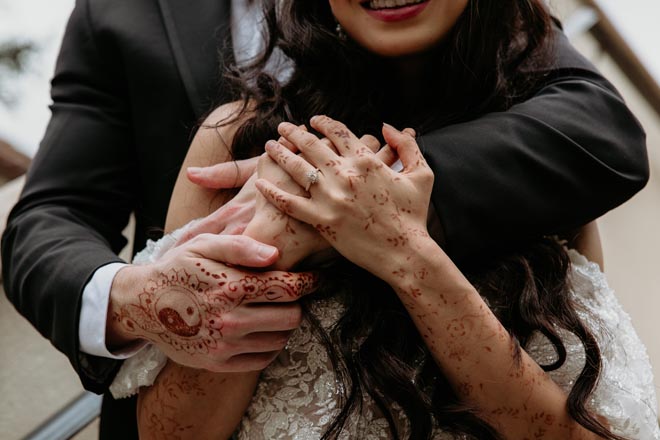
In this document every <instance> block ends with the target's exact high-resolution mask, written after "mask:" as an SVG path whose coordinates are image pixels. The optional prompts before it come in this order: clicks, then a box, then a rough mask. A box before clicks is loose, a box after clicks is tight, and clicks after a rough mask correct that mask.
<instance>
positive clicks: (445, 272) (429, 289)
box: [384, 234, 474, 301]
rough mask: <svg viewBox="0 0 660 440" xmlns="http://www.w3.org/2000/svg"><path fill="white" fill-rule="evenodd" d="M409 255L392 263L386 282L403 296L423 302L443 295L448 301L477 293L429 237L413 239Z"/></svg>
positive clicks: (408, 250) (409, 243)
mask: <svg viewBox="0 0 660 440" xmlns="http://www.w3.org/2000/svg"><path fill="white" fill-rule="evenodd" d="M406 251H407V252H405V253H400V254H397V255H396V256H395V258H393V259H392V265H391V266H390V268H389V270H388V273H387V275H386V278H384V279H385V281H386V282H387V283H388V284H390V286H392V288H393V289H394V290H395V291H396V292H397V293H398V294H399V295H400V296H401V295H406V296H408V299H410V298H412V299H413V300H420V301H423V300H424V299H423V298H427V297H428V296H429V295H436V294H441V295H442V296H443V297H444V298H445V299H448V298H449V297H451V296H452V295H453V294H458V295H464V294H465V292H466V291H474V286H472V284H471V283H470V282H469V281H468V280H467V279H466V278H465V276H464V275H463V273H462V272H461V271H460V270H459V269H458V267H456V265H455V264H454V263H453V262H452V261H451V259H450V258H449V257H448V256H447V254H446V253H445V252H444V251H443V250H442V248H441V247H440V246H439V245H438V244H437V243H436V242H435V241H434V240H433V239H432V238H430V237H429V236H428V235H425V234H417V235H414V236H413V237H411V238H410V240H409V242H408V245H407V246H406ZM402 299H403V298H402Z"/></svg>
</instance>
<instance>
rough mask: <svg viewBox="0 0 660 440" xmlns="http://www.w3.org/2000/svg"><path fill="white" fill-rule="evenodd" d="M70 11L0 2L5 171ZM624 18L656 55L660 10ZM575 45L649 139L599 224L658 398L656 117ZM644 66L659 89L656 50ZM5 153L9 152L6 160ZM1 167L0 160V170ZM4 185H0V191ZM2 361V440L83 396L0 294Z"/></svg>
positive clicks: (28, 125)
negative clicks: (630, 181) (644, 169)
mask: <svg viewBox="0 0 660 440" xmlns="http://www.w3.org/2000/svg"><path fill="white" fill-rule="evenodd" d="M614 1H620V0H614ZM608 2H609V3H610V4H614V3H612V0H608V1H605V3H608ZM73 3H74V1H73V0H20V1H19V0H0V53H1V50H2V48H3V47H10V46H11V45H13V46H14V47H16V46H18V47H21V46H27V47H29V48H31V49H30V50H28V51H27V52H26V53H24V54H23V55H21V57H22V58H21V60H22V61H23V69H22V71H21V72H20V73H17V72H15V71H14V70H12V69H11V68H8V67H6V66H3V65H1V64H0V95H1V96H2V98H0V156H4V157H9V159H8V161H9V162H10V165H12V166H17V167H18V168H19V169H20V168H21V167H25V166H26V165H27V162H26V161H29V157H31V156H32V155H33V154H34V153H35V151H36V149H37V146H38V143H39V140H40V138H41V136H42V134H43V132H44V129H45V125H46V123H47V121H48V118H49V111H48V104H49V102H50V100H49V96H48V91H49V78H50V77H51V75H52V72H53V67H54V62H55V57H56V54H57V50H58V48H59V43H60V39H61V36H62V33H63V31H64V25H65V23H66V19H67V17H68V14H69V13H70V11H71V9H72V7H73ZM621 3H622V4H623V2H621ZM551 4H552V7H553V9H554V10H555V11H556V13H557V15H558V16H560V17H562V18H568V17H571V18H575V15H574V13H575V12H576V11H577V8H578V7H579V6H580V5H581V4H580V3H579V1H578V0H552V1H551ZM622 11H623V13H620V14H619V13H618V10H617V11H616V13H617V17H618V19H619V20H621V22H623V23H626V24H627V26H629V27H631V28H633V29H636V32H637V33H639V32H641V33H642V36H643V37H642V38H637V39H636V41H637V44H639V45H641V46H640V47H639V48H638V49H639V50H641V51H643V52H645V53H651V52H652V51H653V50H656V45H657V42H658V41H660V29H659V28H658V27H657V21H658V19H660V2H658V1H656V0H630V1H629V2H626V9H625V10H624V9H622ZM587 18H588V17H587ZM578 21H579V20H578ZM644 35H646V37H644ZM573 41H574V43H575V44H576V45H577V47H578V48H579V49H580V50H581V51H582V52H583V53H584V54H585V55H586V56H587V57H588V58H589V59H590V60H592V61H593V62H594V63H595V64H596V65H597V66H598V67H599V68H600V69H601V70H602V71H603V72H604V74H605V75H606V76H607V77H608V78H609V79H610V80H611V81H612V82H614V84H615V85H616V86H617V87H618V88H619V90H620V91H621V92H622V93H623V95H624V97H625V98H626V100H627V102H628V104H629V105H630V107H631V108H632V109H633V111H634V113H635V114H636V115H637V116H638V118H639V119H640V121H641V123H642V125H643V126H644V127H645V129H646V130H647V133H648V147H649V156H650V159H651V181H650V183H649V185H648V186H647V187H646V189H644V190H643V191H642V192H641V193H640V194H638V195H637V196H636V197H634V198H633V199H632V200H631V201H630V202H628V203H627V204H625V205H624V206H622V207H620V208H618V209H616V210H614V211H612V212H610V213H608V214H607V215H605V216H604V217H603V218H602V219H601V220H600V221H599V224H600V228H601V234H602V238H603V243H604V247H605V260H606V273H607V275H608V278H609V280H610V283H611V285H612V287H613V288H614V289H615V290H616V291H617V294H618V296H619V298H620V299H621V301H622V302H623V303H624V306H625V307H626V309H627V310H628V312H629V313H630V314H631V316H632V319H633V323H634V324H635V327H636V328H637V329H638V332H639V334H640V336H641V337H642V339H643V340H644V342H645V343H646V345H647V347H648V351H649V354H650V356H651V359H652V362H653V364H654V366H655V371H656V385H658V386H657V387H656V388H658V391H660V339H659V336H658V335H659V334H660V258H659V257H658V251H657V250H658V249H660V116H658V113H657V112H655V111H654V110H653V109H652V108H651V106H650V105H649V104H648V102H647V101H646V100H645V99H644V96H642V95H641V94H640V92H639V91H638V90H637V89H636V88H635V86H634V85H633V84H632V83H631V81H630V80H629V78H627V77H626V76H625V75H624V74H623V73H622V71H621V70H620V69H619V68H618V67H617V66H616V65H615V63H614V62H613V61H612V58H611V57H610V56H608V55H607V54H606V53H604V52H603V51H602V50H601V48H600V47H599V45H598V44H597V42H596V41H595V40H594V38H593V37H592V36H591V35H589V34H586V33H585V34H577V35H575V36H574V37H573ZM7 45H9V46H7ZM648 62H649V63H650V65H653V66H654V67H652V68H653V69H657V71H656V73H655V74H656V78H658V79H659V80H660V50H658V52H657V56H655V57H653V56H651V57H648ZM10 146H11V148H13V149H12V150H11V153H6V154H4V155H3V154H2V152H3V151H5V152H6V151H9V150H8V148H10ZM1 165H2V164H1V161H0V169H2V166H1ZM5 180H6V179H4V180H3V179H2V178H0V183H1V182H4V181H5ZM21 184H22V181H21V179H18V180H14V181H11V182H9V183H6V184H4V185H3V186H2V187H1V188H0V222H2V228H4V216H6V213H7V212H8V210H9V209H10V208H11V205H12V204H13V203H14V201H15V200H16V197H17V196H18V191H20V187H21ZM0 353H2V355H1V357H0V396H2V399H0V438H1V439H6V440H12V439H19V438H21V437H22V436H23V435H25V434H26V433H28V432H29V431H30V430H31V429H33V428H34V427H35V426H37V425H38V424H39V423H40V422H41V421H43V420H45V419H46V418H48V417H49V416H50V415H51V414H53V413H54V412H55V411H57V409H59V408H60V407H61V406H62V405H64V404H65V403H67V402H68V401H70V400H71V399H72V398H74V397H75V396H77V395H78V394H79V393H80V392H81V391H82V389H81V387H80V385H79V382H78V379H77V377H76V376H75V374H74V373H73V371H72V370H71V369H70V367H69V364H68V361H67V360H66V359H65V358H64V356H62V355H61V354H59V353H58V352H57V351H56V350H55V349H54V348H52V347H51V346H50V344H49V342H47V341H46V340H44V339H43V338H42V337H41V336H40V335H39V334H38V333H37V332H36V331H35V330H34V329H33V328H32V327H31V326H30V325H29V324H28V323H27V322H26V321H25V320H24V319H23V318H22V317H20V316H19V315H18V314H17V313H16V311H15V310H14V308H13V307H12V306H11V304H9V302H8V301H7V299H6V297H5V295H4V294H1V295H0ZM96 429H97V427H96V425H95V424H93V425H91V426H90V427H88V428H87V429H86V430H85V431H83V432H82V433H81V434H79V435H78V437H76V438H78V439H92V438H95V431H96Z"/></svg>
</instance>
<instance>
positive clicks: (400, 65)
mask: <svg viewBox="0 0 660 440" xmlns="http://www.w3.org/2000/svg"><path fill="white" fill-rule="evenodd" d="M388 64H389V66H388V67H389V68H390V69H391V72H392V77H393V79H394V81H395V84H396V88H395V90H393V95H394V97H395V102H396V103H397V105H398V107H399V112H400V113H401V115H402V116H403V119H404V120H405V119H409V120H410V119H414V117H415V115H419V114H422V113H424V108H426V106H427V105H428V102H427V100H428V97H429V96H428V95H429V88H430V87H432V84H433V83H432V81H433V78H434V76H435V75H434V69H433V68H432V57H431V56H430V55H429V54H428V53H425V54H415V55H408V56H405V57H398V58H396V59H392V60H391V62H390V63H388Z"/></svg>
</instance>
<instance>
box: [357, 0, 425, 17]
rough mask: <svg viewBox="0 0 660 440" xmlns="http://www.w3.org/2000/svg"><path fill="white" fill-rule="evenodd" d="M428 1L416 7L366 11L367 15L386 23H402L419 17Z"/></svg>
mask: <svg viewBox="0 0 660 440" xmlns="http://www.w3.org/2000/svg"><path fill="white" fill-rule="evenodd" d="M430 2H431V1H430V0H427V1H425V2H423V3H417V4H416V5H410V6H403V7H401V8H391V9H368V8H367V13H368V14H369V15H371V16H372V17H374V18H376V19H378V20H381V21H386V22H394V21H403V20H408V19H410V18H413V17H415V16H417V15H419V14H420V13H421V12H422V11H423V10H424V8H426V6H428V4H429V3H430Z"/></svg>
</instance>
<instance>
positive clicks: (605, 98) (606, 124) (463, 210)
mask: <svg viewBox="0 0 660 440" xmlns="http://www.w3.org/2000/svg"><path fill="white" fill-rule="evenodd" d="M554 44H555V50H556V56H557V61H556V64H555V66H554V68H553V69H552V70H551V71H550V72H548V74H547V77H546V78H545V80H544V82H543V84H542V86H541V87H540V88H539V89H538V90H537V91H536V93H535V94H534V95H533V96H531V97H530V98H529V99H527V100H526V101H524V102H521V103H519V104H517V105H514V106H513V107H511V108H510V109H509V110H507V111H504V112H498V113H490V114H486V115H484V116H482V117H480V118H478V119H475V120H473V121H469V122H465V123H462V124H457V125H452V126H448V127H446V128H443V129H441V130H438V131H435V132H431V133H428V134H425V135H423V136H421V137H420V138H419V139H418V142H419V145H420V147H421V148H422V151H423V152H424V155H425V157H426V159H427V161H428V163H429V165H430V167H431V169H432V170H433V171H434V173H435V174H436V175H437V176H440V177H439V178H438V179H437V180H436V182H435V183H434V188H433V196H432V201H433V205H434V208H435V211H436V213H437V214H438V216H439V217H440V220H441V223H442V226H443V229H444V233H445V236H446V240H447V243H446V246H444V248H445V249H446V250H447V252H448V254H449V255H450V256H451V257H452V258H453V259H457V260H459V261H460V260H464V259H470V258H475V257H477V256H479V255H483V253H484V252H488V251H489V249H492V248H495V249H497V248H501V247H502V246H505V245H507V244H511V243H512V244H513V245H514V246H515V243H516V242H520V241H524V240H528V239H530V238H531V239H534V238H537V237H539V236H540V235H544V234H550V233H558V232H563V231H567V230H570V229H573V228H576V227H578V226H580V225H583V224H586V223H588V222H589V221H591V220H593V219H595V218H597V217H599V216H601V215H602V214H604V213H605V212H607V211H608V210H610V209H612V208H614V207H616V206H618V205H619V204H621V203H623V202H624V201H626V200H627V199H629V198H630V197H632V196H633V195H634V194H635V193H636V192H637V191H639V190H640V189H641V188H642V187H643V186H644V185H645V184H646V182H647V180H648V173H649V170H648V162H647V156H646V144H645V134H644V131H643V130H642V128H641V126H640V125H639V123H638V122H637V120H636V119H635V117H634V116H633V115H632V113H631V112H630V110H629V109H628V108H627V107H626V104H625V103H624V102H623V99H622V98H621V96H620V95H619V94H618V93H617V92H616V90H615V89H614V88H613V86H612V85H611V84H610V83H609V82H608V81H607V80H605V79H604V78H603V77H602V76H601V75H600V74H599V73H598V72H597V71H596V69H595V68H594V67H593V66H592V65H591V64H589V62H588V61H586V60H585V59H584V58H582V56H580V55H579V54H578V53H577V52H576V51H575V49H574V48H573V47H572V46H571V45H570V43H569V42H568V41H567V39H566V37H565V36H564V34H563V33H561V31H559V30H558V29H556V30H555V43H554Z"/></svg>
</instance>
